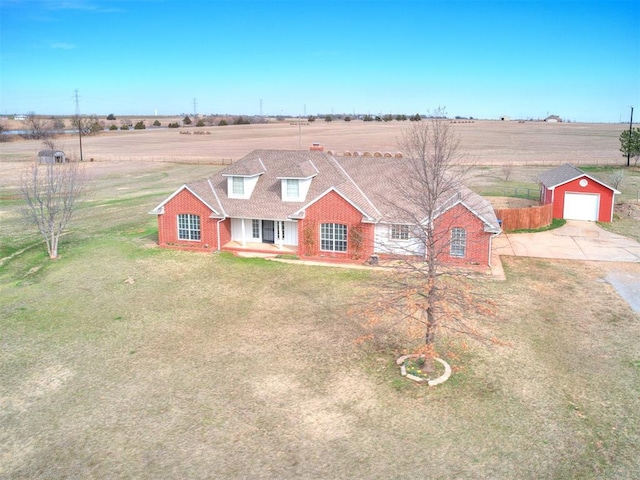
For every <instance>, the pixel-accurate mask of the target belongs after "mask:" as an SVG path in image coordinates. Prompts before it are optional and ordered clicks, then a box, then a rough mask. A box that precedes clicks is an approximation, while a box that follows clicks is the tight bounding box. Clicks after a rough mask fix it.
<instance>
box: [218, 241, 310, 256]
mask: <svg viewBox="0 0 640 480" xmlns="http://www.w3.org/2000/svg"><path fill="white" fill-rule="evenodd" d="M221 250H223V251H225V252H236V253H242V252H247V253H248V252H251V253H263V254H270V255H297V254H298V246H297V245H284V244H277V243H263V242H240V241H237V240H231V241H230V242H228V243H225V244H224V245H223V246H222V248H221Z"/></svg>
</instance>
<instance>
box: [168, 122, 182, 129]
mask: <svg viewBox="0 0 640 480" xmlns="http://www.w3.org/2000/svg"><path fill="white" fill-rule="evenodd" d="M168 127H169V128H180V124H179V123H178V122H173V123H170V124H169V125H168Z"/></svg>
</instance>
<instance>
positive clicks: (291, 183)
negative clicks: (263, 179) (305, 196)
mask: <svg viewBox="0 0 640 480" xmlns="http://www.w3.org/2000/svg"><path fill="white" fill-rule="evenodd" d="M299 196H300V181H299V180H298V179H297V178H289V179H287V198H298V197H299Z"/></svg>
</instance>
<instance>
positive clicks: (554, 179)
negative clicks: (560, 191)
mask: <svg viewBox="0 0 640 480" xmlns="http://www.w3.org/2000/svg"><path fill="white" fill-rule="evenodd" d="M584 174H585V173H584V172H583V171H582V170H580V169H579V168H576V167H574V166H573V165H571V164H570V163H565V164H564V165H560V166H559V167H556V168H552V169H551V170H547V171H546V172H542V173H541V174H540V175H538V178H539V179H540V181H541V182H542V184H543V185H544V186H545V187H547V188H552V187H555V186H557V185H562V184H563V183H567V182H570V181H571V180H573V179H575V178H578V177H581V176H582V175H584Z"/></svg>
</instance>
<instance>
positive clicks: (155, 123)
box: [153, 120, 162, 127]
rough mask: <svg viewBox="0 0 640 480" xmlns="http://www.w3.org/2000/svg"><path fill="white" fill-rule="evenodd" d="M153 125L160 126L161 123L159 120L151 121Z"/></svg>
mask: <svg viewBox="0 0 640 480" xmlns="http://www.w3.org/2000/svg"><path fill="white" fill-rule="evenodd" d="M153 126H154V127H160V126H162V124H161V123H160V121H159V120H156V121H155V122H153Z"/></svg>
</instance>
